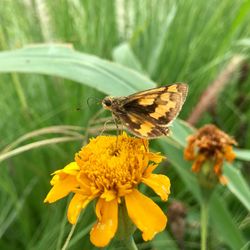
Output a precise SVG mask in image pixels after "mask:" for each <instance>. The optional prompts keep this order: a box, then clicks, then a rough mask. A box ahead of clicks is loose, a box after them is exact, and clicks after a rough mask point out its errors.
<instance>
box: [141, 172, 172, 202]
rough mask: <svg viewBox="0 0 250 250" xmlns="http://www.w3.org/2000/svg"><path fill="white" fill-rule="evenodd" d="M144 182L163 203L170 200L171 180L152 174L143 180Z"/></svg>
mask: <svg viewBox="0 0 250 250" xmlns="http://www.w3.org/2000/svg"><path fill="white" fill-rule="evenodd" d="M142 182H143V183H145V184H146V185H148V186H149V187H151V188H152V189H153V190H154V191H155V192H156V194H158V195H159V196H160V197H161V199H162V200H163V201H166V200H167V199H168V195H169V194H170V180H169V178H168V177H167V176H165V175H162V174H151V175H149V176H148V177H147V178H142Z"/></svg>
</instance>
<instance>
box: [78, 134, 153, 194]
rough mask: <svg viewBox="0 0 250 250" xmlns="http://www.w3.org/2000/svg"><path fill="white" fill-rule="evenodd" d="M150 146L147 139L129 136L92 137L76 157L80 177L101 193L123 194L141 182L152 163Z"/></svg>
mask: <svg viewBox="0 0 250 250" xmlns="http://www.w3.org/2000/svg"><path fill="white" fill-rule="evenodd" d="M145 143H146V146H144V144H145ZM147 146H148V144H147V141H145V140H144V141H143V140H142V139H139V138H131V137H127V136H126V135H121V136H119V137H115V136H112V137H110V136H99V137H97V138H96V139H92V140H91V141H90V143H89V144H88V145H87V146H86V147H83V148H82V150H81V151H80V152H79V153H78V154H76V157H75V160H76V162H77V164H78V165H79V167H80V176H81V178H88V180H90V182H91V184H92V185H93V186H94V187H95V189H98V190H99V191H100V192H104V191H107V190H110V191H114V192H115V193H116V194H118V196H122V195H123V194H124V192H128V191H129V190H132V188H133V187H134V186H136V185H137V184H138V183H140V181H141V178H142V175H143V173H144V171H145V170H146V168H147V166H148V163H149V156H148V152H147Z"/></svg>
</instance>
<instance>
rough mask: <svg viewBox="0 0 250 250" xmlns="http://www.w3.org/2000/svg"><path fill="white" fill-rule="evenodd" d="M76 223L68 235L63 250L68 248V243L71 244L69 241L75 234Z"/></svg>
mask: <svg viewBox="0 0 250 250" xmlns="http://www.w3.org/2000/svg"><path fill="white" fill-rule="evenodd" d="M76 224H77V223H76ZM76 224H74V225H72V227H71V230H70V232H69V235H68V237H67V239H66V241H65V242H64V245H63V247H62V249H61V250H66V249H67V247H68V245H69V242H70V240H71V238H72V235H73V233H74V231H75V228H76Z"/></svg>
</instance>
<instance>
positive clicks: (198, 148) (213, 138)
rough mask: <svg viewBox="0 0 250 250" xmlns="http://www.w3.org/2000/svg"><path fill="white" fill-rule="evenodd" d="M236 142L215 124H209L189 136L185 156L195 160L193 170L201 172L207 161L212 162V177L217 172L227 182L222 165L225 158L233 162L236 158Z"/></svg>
mask: <svg viewBox="0 0 250 250" xmlns="http://www.w3.org/2000/svg"><path fill="white" fill-rule="evenodd" d="M236 144H237V143H236V141H235V140H234V139H233V138H232V137H230V136H229V135H227V134H226V133H224V132H223V131H221V130H220V129H218V128H217V127H216V126H215V125H212V124H208V125H205V126H203V127H202V128H200V129H199V130H198V131H197V132H196V133H195V134H194V135H191V136H189V137H188V144H187V147H186V149H185V151H184V157H185V159H186V160H190V161H194V163H193V165H192V171H193V172H199V171H200V170H201V167H202V166H203V165H204V164H205V163H210V164H212V166H213V171H211V170H209V174H210V177H211V175H212V176H214V174H215V175H216V176H217V178H219V180H220V182H221V183H222V184H226V182H227V180H226V178H225V177H224V176H223V175H222V165H223V161H224V160H226V161H228V162H232V161H233V160H234V159H235V153H234V152H233V147H232V146H233V145H236ZM211 173H212V174H211Z"/></svg>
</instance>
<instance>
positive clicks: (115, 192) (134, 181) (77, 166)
mask: <svg viewBox="0 0 250 250" xmlns="http://www.w3.org/2000/svg"><path fill="white" fill-rule="evenodd" d="M163 158H164V157H163V156H161V155H160V154H158V153H152V152H149V149H148V141H147V140H144V139H139V138H133V137H129V136H127V135H126V133H123V134H122V135H120V136H118V137H116V136H98V137H97V138H95V139H92V140H90V142H89V144H87V145H86V146H84V147H83V148H82V149H81V151H80V152H78V153H77V154H76V155H75V161H74V162H72V163H70V164H69V165H67V166H66V167H65V168H63V169H61V170H58V171H55V172H54V176H53V178H52V180H51V185H52V186H53V187H52V188H51V190H50V192H49V193H48V195H47V197H46V198H45V200H44V201H45V202H49V203H52V202H55V201H57V200H58V199H61V198H63V197H65V196H66V195H68V194H69V193H70V192H72V193H74V196H73V198H72V200H71V202H70V204H69V208H68V220H69V222H70V223H72V224H75V223H76V222H77V219H78V216H79V214H80V212H81V210H83V209H84V208H85V207H86V206H87V204H88V203H89V202H90V201H92V200H94V199H97V203H96V216H97V223H96V224H95V225H94V227H93V228H92V230H91V233H90V240H91V242H92V243H93V244H94V245H96V246H98V247H103V246H106V245H107V244H108V243H109V242H110V240H111V239H112V238H113V237H114V235H115V233H116V230H117V225H118V206H119V204H120V203H121V201H122V200H124V202H125V205H126V208H127V212H128V216H129V217H130V219H131V220H132V222H133V223H134V224H135V225H136V226H137V227H138V228H139V229H140V230H141V231H142V237H143V239H144V240H150V239H152V238H153V237H154V235H155V234H156V233H158V232H160V231H162V230H163V229H164V228H165V226H166V223H167V217H166V216H165V214H164V213H163V212H162V210H161V209H160V208H159V207H158V206H157V205H156V204H155V203H154V202H153V201H152V200H151V199H150V198H148V197H147V196H145V195H143V194H142V193H141V192H139V191H138V189H137V187H138V185H139V184H140V183H144V184H146V185H148V186H149V187H150V188H152V189H153V190H154V191H155V193H156V194H158V195H159V196H160V197H161V199H162V200H164V201H166V200H167V199H168V195H169V193H170V181H169V178H168V177H167V176H165V175H160V174H153V173H152V172H153V170H154V169H155V168H156V167H157V165H158V164H159V163H160V162H161V161H162V159H163Z"/></svg>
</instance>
